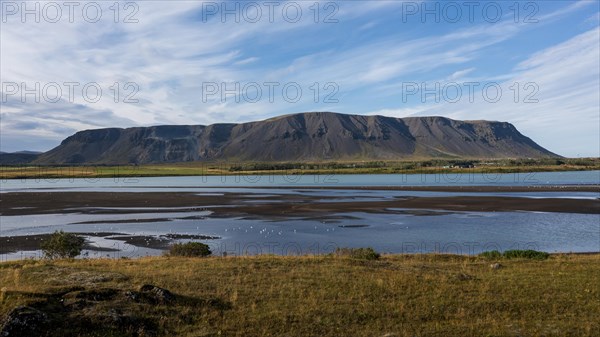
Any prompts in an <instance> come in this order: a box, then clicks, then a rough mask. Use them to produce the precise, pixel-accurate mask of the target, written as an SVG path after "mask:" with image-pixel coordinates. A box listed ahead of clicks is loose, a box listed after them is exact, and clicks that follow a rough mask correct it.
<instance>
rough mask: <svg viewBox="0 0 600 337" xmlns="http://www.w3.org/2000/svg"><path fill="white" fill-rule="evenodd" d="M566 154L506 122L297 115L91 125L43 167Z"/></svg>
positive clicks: (49, 155) (44, 157) (42, 158)
mask: <svg viewBox="0 0 600 337" xmlns="http://www.w3.org/2000/svg"><path fill="white" fill-rule="evenodd" d="M467 157H468V158H541V157H560V156H558V155H556V154H554V153H552V152H550V151H548V150H546V149H544V148H543V147H541V146H539V145H538V144H536V143H535V142H534V141H533V140H531V139H529V138H528V137H526V136H524V135H522V134H521V133H520V132H519V131H518V130H517V129H516V128H515V127H514V126H513V125H512V124H510V123H507V122H499V121H481V120H475V121H459V120H453V119H449V118H446V117H441V116H428V117H406V118H394V117H386V116H380V115H376V116H365V115H349V114H341V113H333V112H310V113H295V114H289V115H283V116H277V117H273V118H269V119H266V120H262V121H254V122H247V123H239V124H236V123H217V124H210V125H158V126H150V127H132V128H104V129H92V130H84V131H79V132H77V133H75V134H74V135H72V136H70V137H67V138H66V139H64V140H63V141H62V142H61V144H60V145H59V146H57V147H56V148H54V149H52V150H50V151H48V152H45V153H43V154H40V155H39V156H38V157H37V158H36V159H35V160H34V161H33V163H37V164H131V163H136V164H149V163H165V162H167V163H169V162H185V161H213V160H214V161H219V160H234V161H264V162H275V161H322V160H371V159H373V160H399V159H410V158H467Z"/></svg>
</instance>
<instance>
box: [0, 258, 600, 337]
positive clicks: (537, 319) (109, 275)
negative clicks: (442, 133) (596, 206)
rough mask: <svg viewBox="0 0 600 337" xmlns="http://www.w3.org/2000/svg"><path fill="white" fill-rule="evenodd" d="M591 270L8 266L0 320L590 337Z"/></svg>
mask: <svg viewBox="0 0 600 337" xmlns="http://www.w3.org/2000/svg"><path fill="white" fill-rule="evenodd" d="M495 262H499V263H500V264H501V267H500V268H499V269H493V268H491V267H490V265H491V264H493V263H495ZM599 269H600V255H598V254H593V255H573V254H561V255H552V256H551V257H550V258H549V259H548V260H542V261H537V260H504V259H501V260H487V259H483V258H478V257H466V256H452V255H430V254H426V255H385V256H383V257H382V258H381V259H380V260H374V261H366V260H355V259H350V258H345V257H333V256H301V257H280V256H256V257H227V258H221V257H219V258H166V257H155V258H142V259H135V260H122V259H120V260H111V259H89V260H75V261H66V260H61V261H53V262H50V261H14V262H5V263H0V284H1V285H2V287H1V289H0V317H3V318H4V317H6V315H7V314H8V313H9V312H10V311H11V310H13V309H14V308H16V307H18V306H23V305H27V306H29V307H28V309H21V312H23V311H26V313H25V314H27V312H28V313H29V314H30V315H29V316H28V317H30V318H31V317H33V318H32V319H31V320H30V321H29V323H28V324H31V325H34V324H37V326H38V327H37V330H36V331H37V333H35V335H37V336H57V335H63V336H67V335H69V336H74V335H77V336H108V335H110V336H142V335H143V336H241V335H243V336H468V335H477V336H516V335H519V336H596V335H597V333H598V331H600V323H599V321H598V313H599V312H600V289H599V288H598V270H599ZM145 284H147V285H153V286H157V287H159V288H162V289H166V290H168V291H169V293H165V292H162V291H160V290H155V289H157V288H152V287H151V286H146V287H142V285H145ZM153 289H154V290H153ZM27 310H29V311H27ZM18 312H19V311H16V312H15V311H13V312H12V313H11V316H10V317H13V318H14V317H18ZM36 317H37V318H36Z"/></svg>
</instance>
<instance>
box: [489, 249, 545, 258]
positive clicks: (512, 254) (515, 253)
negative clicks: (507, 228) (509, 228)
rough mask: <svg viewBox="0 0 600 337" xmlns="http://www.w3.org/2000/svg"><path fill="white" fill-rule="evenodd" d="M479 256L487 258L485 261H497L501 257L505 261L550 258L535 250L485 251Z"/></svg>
mask: <svg viewBox="0 0 600 337" xmlns="http://www.w3.org/2000/svg"><path fill="white" fill-rule="evenodd" d="M479 256H481V257H484V258H487V259H499V258H501V257H503V258H505V259H532V260H545V259H547V258H548V257H550V254H548V253H546V252H540V251H537V250H531V249H528V250H522V249H512V250H507V251H504V253H500V252H499V251H497V250H492V251H487V252H483V253H481V254H479Z"/></svg>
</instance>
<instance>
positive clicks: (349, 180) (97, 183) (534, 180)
mask: <svg viewBox="0 0 600 337" xmlns="http://www.w3.org/2000/svg"><path fill="white" fill-rule="evenodd" d="M574 184H575V185H580V184H600V171H573V172H530V173H504V174H502V173H455V174H355V175H349V174H348V175H342V174H337V175H336V174H330V175H260V176H256V175H237V176H195V177H144V178H88V179H5V180H0V191H1V192H11V191H23V190H38V189H47V188H54V189H74V190H90V189H92V190H93V189H107V188H147V187H157V188H165V187H169V188H170V187H184V188H185V187H267V186H269V187H272V186H286V187H293V186H453V185H457V186H460V185H467V186H481V185H492V186H532V185H574Z"/></svg>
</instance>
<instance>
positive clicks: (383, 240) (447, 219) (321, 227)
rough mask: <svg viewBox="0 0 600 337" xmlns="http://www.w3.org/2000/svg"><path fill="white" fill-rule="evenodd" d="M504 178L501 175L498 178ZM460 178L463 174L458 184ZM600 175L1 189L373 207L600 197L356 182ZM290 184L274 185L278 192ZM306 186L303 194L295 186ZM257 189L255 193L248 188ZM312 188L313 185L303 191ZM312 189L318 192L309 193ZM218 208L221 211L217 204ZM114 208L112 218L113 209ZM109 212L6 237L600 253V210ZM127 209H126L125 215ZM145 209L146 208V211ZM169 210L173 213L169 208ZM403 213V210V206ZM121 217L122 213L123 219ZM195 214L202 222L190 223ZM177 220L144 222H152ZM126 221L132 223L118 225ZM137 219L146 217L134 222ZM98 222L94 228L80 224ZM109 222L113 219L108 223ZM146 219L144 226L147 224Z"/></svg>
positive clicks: (109, 244) (594, 175) (9, 228)
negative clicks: (283, 197)
mask: <svg viewBox="0 0 600 337" xmlns="http://www.w3.org/2000/svg"><path fill="white" fill-rule="evenodd" d="M492 176H493V177H494V178H493V179H492V178H491V177H492ZM457 177H458V178H457ZM599 183H600V171H588V172H552V173H531V174H523V173H520V174H500V175H498V174H494V175H492V174H490V175H482V174H473V175H458V176H456V175H455V176H454V177H453V178H449V177H448V176H444V175H338V176H323V175H321V176H288V177H286V176H227V177H160V178H128V179H123V178H121V179H112V178H108V179H93V180H89V179H57V180H44V179H41V180H37V181H36V180H34V179H27V180H5V181H2V182H1V185H0V191H1V192H2V193H10V192H16V191H48V192H50V191H110V192H116V193H118V192H124V191H134V192H144V191H147V192H149V191H186V192H196V193H199V194H204V195H220V194H222V193H225V192H238V193H244V194H245V195H247V196H251V197H252V198H251V199H252V200H246V201H244V202H245V203H260V202H264V198H265V197H267V196H272V195H280V194H290V193H294V194H300V195H306V196H311V197H314V196H316V197H319V196H322V197H323V198H324V200H322V201H321V202H328V200H327V199H326V198H328V197H332V196H333V197H336V198H338V199H336V201H369V200H378V199H388V198H394V197H399V196H430V195H435V196H447V197H452V196H456V195H490V196H513V197H522V198H524V202H526V201H525V200H526V198H541V197H543V198H548V197H551V198H552V197H560V198H586V199H591V198H593V199H596V198H600V195H599V193H589V192H564V191H562V192H527V193H505V192H503V193H462V192H452V193H442V192H420V191H358V190H351V187H352V186H407V185H450V186H451V185H453V184H456V185H563V184H599ZM277 186H281V187H283V186H285V187H286V188H264V189H261V188H260V187H277ZM294 186H297V187H298V188H297V189H296V188H293V187H294ZM310 186H347V187H349V188H350V189H349V190H332V189H330V190H328V189H310ZM248 187H252V188H248ZM300 187H303V188H300ZM305 187H308V188H305ZM216 206H218V205H216ZM107 210H108V212H106V211H107ZM114 210H115V213H114V214H112V213H110V209H105V210H104V211H105V212H103V214H82V213H69V214H44V215H22V216H0V236H23V235H31V234H44V233H52V232H53V231H55V230H59V229H63V230H65V231H70V232H81V233H94V232H114V233H124V234H131V235H144V236H158V235H161V234H166V233H178V234H201V235H212V236H219V237H221V239H218V240H207V241H204V242H206V243H207V244H209V245H210V246H211V247H212V250H213V252H215V253H216V254H221V253H224V252H226V253H228V254H236V255H237V254H260V253H275V254H301V253H302V254H306V253H326V252H330V251H332V250H333V249H335V248H336V247H365V246H371V247H373V248H375V249H377V250H379V251H382V252H394V253H416V252H434V251H437V252H448V253H460V254H474V253H479V252H481V251H484V250H491V249H498V250H506V249H515V248H518V249H537V250H543V251H548V252H571V251H572V252H590V251H595V252H598V251H600V214H569V213H542V212H487V213H481V212H445V211H431V212H427V211H421V212H417V213H414V212H411V211H410V210H407V211H406V212H404V213H403V214H370V213H369V214H367V213H351V212H342V213H339V214H332V215H335V216H338V217H336V219H335V220H332V219H308V218H289V219H285V220H278V221H273V220H269V219H243V218H225V219H224V218H211V212H210V210H206V211H198V212H185V211H182V210H180V209H179V210H178V209H177V208H170V209H162V210H161V212H160V213H148V212H147V210H139V209H138V210H137V212H136V209H129V211H130V212H131V213H127V214H122V210H123V209H122V208H115V209H114ZM118 211H121V213H120V212H118ZM142 211H143V212H142ZM165 211H166V212H165ZM399 211H403V210H399ZM119 213H120V214H119ZM191 215H195V216H197V218H195V219H182V218H184V217H189V216H191ZM157 218H161V219H167V220H162V221H156V222H143V220H142V219H147V220H148V221H152V219H157ZM115 220H122V221H124V222H122V223H114V221H115ZM127 220H132V221H133V220H136V222H130V223H128V222H127ZM84 221H97V222H98V223H94V224H78V223H79V222H84ZM103 221H105V223H103ZM140 221H142V222H140ZM89 239H90V240H91V241H92V242H93V244H94V245H97V246H98V247H103V248H114V249H117V250H118V251H115V252H102V253H99V252H89V253H90V256H106V255H109V256H114V257H119V256H131V257H135V256H143V255H155V254H160V253H161V251H159V250H155V249H149V248H141V247H136V246H132V245H128V244H124V243H123V241H117V240H111V237H110V236H108V237H103V238H99V237H89ZM36 254H39V252H19V253H15V254H5V255H4V256H0V259H14V258H20V257H26V256H33V255H36Z"/></svg>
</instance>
